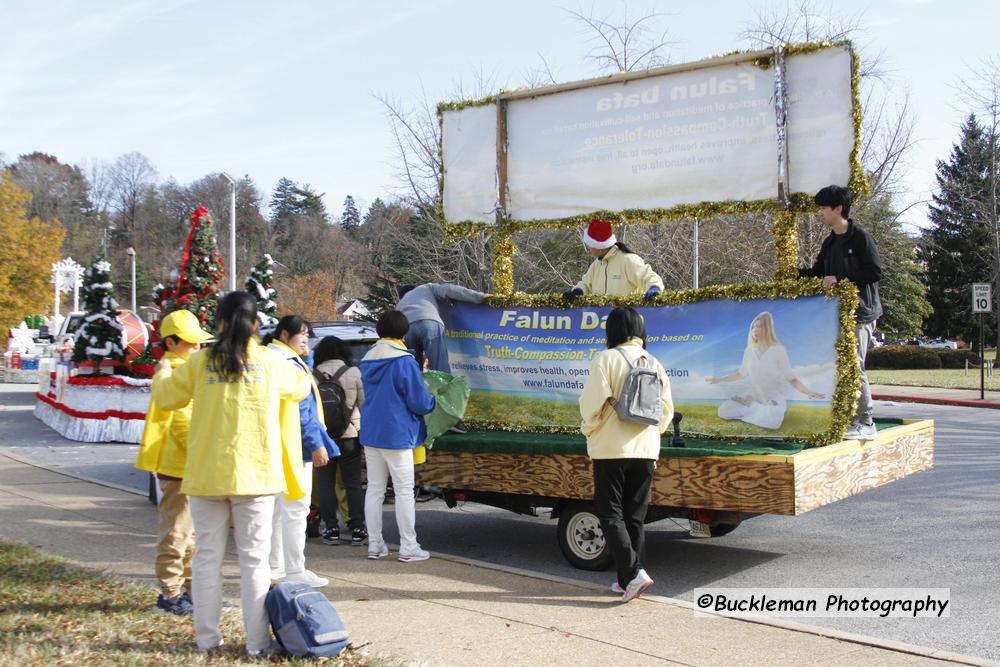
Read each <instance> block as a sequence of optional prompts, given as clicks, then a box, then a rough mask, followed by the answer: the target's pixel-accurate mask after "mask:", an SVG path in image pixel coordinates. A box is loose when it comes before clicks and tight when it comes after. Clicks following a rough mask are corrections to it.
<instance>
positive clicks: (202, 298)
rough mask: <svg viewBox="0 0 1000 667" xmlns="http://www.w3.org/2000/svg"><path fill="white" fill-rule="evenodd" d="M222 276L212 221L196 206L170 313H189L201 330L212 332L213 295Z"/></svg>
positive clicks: (213, 314)
mask: <svg viewBox="0 0 1000 667" xmlns="http://www.w3.org/2000/svg"><path fill="white" fill-rule="evenodd" d="M224 275H225V270H224V269H223V267H222V255H220V254H219V246H218V243H217V241H216V239H215V228H214V226H213V225H212V218H211V216H209V214H208V209H206V208H205V207H204V206H199V207H198V208H196V209H195V210H194V213H192V214H191V231H190V232H189V233H188V237H187V243H185V244H184V255H183V256H182V257H181V269H180V274H179V275H178V276H177V287H176V289H175V290H174V293H173V295H172V298H173V301H174V304H175V307H174V308H173V309H171V310H175V309H177V308H184V309H186V310H190V311H191V312H192V313H194V314H195V315H197V316H198V319H199V320H201V326H202V327H203V328H204V329H206V330H207V331H215V299H216V297H215V295H216V293H218V291H219V288H220V287H221V286H222V277H223V276H224Z"/></svg>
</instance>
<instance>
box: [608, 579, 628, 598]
mask: <svg viewBox="0 0 1000 667" xmlns="http://www.w3.org/2000/svg"><path fill="white" fill-rule="evenodd" d="M611 592H612V593H617V594H618V595H621V594H622V593H624V592H625V589H624V588H622V587H621V585H620V584H619V583H618V582H617V581H616V582H615V583H613V584H611Z"/></svg>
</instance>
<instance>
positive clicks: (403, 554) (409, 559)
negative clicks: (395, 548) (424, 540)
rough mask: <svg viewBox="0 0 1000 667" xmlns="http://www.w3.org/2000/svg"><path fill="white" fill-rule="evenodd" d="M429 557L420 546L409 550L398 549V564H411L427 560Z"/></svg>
mask: <svg viewBox="0 0 1000 667" xmlns="http://www.w3.org/2000/svg"><path fill="white" fill-rule="evenodd" d="M430 557H431V554H430V552H429V551H424V550H423V549H421V548H420V546H419V545H418V546H415V547H410V548H403V547H400V548H399V562H400V563H413V562H416V561H418V560H427V559H428V558H430Z"/></svg>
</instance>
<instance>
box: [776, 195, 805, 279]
mask: <svg viewBox="0 0 1000 667" xmlns="http://www.w3.org/2000/svg"><path fill="white" fill-rule="evenodd" d="M771 235H772V236H773V237H774V257H775V260H776V263H777V266H775V268H774V279H775V280H791V279H794V278H797V277H798V275H799V269H798V257H799V233H798V228H797V227H796V225H795V214H794V213H792V212H791V211H785V212H783V213H779V214H778V216H777V217H776V218H775V219H774V226H773V227H771Z"/></svg>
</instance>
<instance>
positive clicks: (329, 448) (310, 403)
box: [268, 341, 340, 461]
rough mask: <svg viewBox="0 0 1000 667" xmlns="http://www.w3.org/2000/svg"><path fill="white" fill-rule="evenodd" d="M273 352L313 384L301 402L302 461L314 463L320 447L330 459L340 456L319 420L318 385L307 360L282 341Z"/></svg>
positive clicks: (324, 426) (272, 347) (272, 344)
mask: <svg viewBox="0 0 1000 667" xmlns="http://www.w3.org/2000/svg"><path fill="white" fill-rule="evenodd" d="M268 347H270V348H271V349H272V350H277V351H278V352H280V353H282V355H284V357H285V358H286V359H288V360H289V361H290V362H292V363H293V364H295V366H296V367H298V369H299V370H301V371H302V372H303V373H305V374H306V375H308V376H309V378H310V381H311V382H312V384H313V387H312V389H313V390H312V391H310V392H309V395H308V396H306V397H305V398H303V399H302V400H301V401H299V426H300V428H301V431H302V460H303V461H312V453H313V452H315V451H316V450H317V449H319V448H320V447H325V448H326V454H327V456H329V457H330V458H333V457H334V456H340V447H338V446H337V443H336V442H334V440H333V438H331V437H330V435H329V434H328V433H327V432H326V425H325V424H323V423H322V422H321V421H320V420H319V410H318V409H317V407H316V392H317V391H318V390H317V389H316V383H315V381H314V380H312V376H313V375H312V371H310V370H309V365H308V363H307V360H305V359H303V358H302V357H300V356H299V355H297V354H296V353H295V351H294V350H292V349H291V348H290V347H288V346H287V345H284V344H283V343H281V341H274V342H272V343H271V344H270V345H268Z"/></svg>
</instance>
